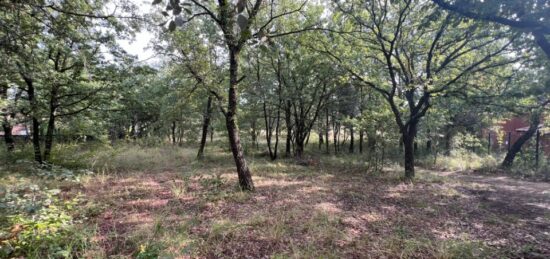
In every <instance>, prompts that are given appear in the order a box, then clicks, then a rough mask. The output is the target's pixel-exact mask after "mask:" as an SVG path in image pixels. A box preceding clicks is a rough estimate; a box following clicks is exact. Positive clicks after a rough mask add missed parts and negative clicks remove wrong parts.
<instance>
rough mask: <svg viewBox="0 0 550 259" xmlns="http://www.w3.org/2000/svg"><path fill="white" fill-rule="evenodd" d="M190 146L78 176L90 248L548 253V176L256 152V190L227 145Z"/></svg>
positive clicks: (281, 253) (299, 253)
mask: <svg viewBox="0 0 550 259" xmlns="http://www.w3.org/2000/svg"><path fill="white" fill-rule="evenodd" d="M188 153H189V154H192V153H191V152H188ZM192 158H193V157H192V156H191V155H188V156H187V157H183V158H182V159H183V161H184V162H182V164H181V165H178V166H174V168H166V167H164V168H163V167H162V166H161V167H158V168H155V169H153V171H132V172H125V173H117V174H112V175H99V176H95V177H94V178H92V179H90V180H89V181H87V182H86V183H85V184H84V185H82V186H81V187H80V190H79V191H81V192H83V193H85V195H86V196H87V197H89V199H90V200H92V202H91V203H90V205H89V206H90V207H89V208H88V209H89V210H93V211H97V213H96V214H95V215H94V216H93V217H92V219H91V221H92V222H93V223H95V224H96V225H97V231H96V237H95V238H94V240H95V241H97V243H98V247H99V248H101V249H99V250H97V251H94V250H92V251H88V252H87V253H88V255H89V256H113V255H119V256H121V255H122V256H131V255H135V254H136V252H135V251H140V253H142V254H147V253H148V254H154V255H159V256H169V257H208V258H212V257H240V258H265V257H288V256H290V257H299V258H305V257H323V258H327V257H331V258H338V257H347V258H365V257H373V258H375V257H383V256H386V257H415V258H419V257H424V258H425V257H430V258H432V257H438V258H453V257H454V258H468V257H470V258H474V257H475V258H477V257H493V258H494V257H499V255H500V256H504V257H528V258H548V256H550V184H548V183H534V182H527V181H521V180H516V179H510V178H507V177H503V176H483V175H477V174H473V173H465V172H435V171H428V170H420V172H419V173H418V179H417V180H416V181H415V182H414V183H404V182H403V181H402V180H400V179H399V176H400V171H399V170H398V169H395V170H397V171H394V169H392V168H388V169H386V170H385V172H383V173H380V174H368V173H365V172H364V170H363V168H362V167H361V165H360V163H359V162H358V161H356V160H354V161H351V162H350V160H349V159H347V160H346V161H340V160H339V158H337V157H331V158H323V159H321V160H319V162H318V163H315V164H314V165H311V166H302V165H297V164H296V163H295V162H294V161H293V160H282V161H277V162H269V161H267V160H265V159H263V158H256V159H254V160H252V161H251V167H252V168H253V172H254V177H255V182H256V188H257V189H256V192H255V193H251V194H250V193H246V192H241V191H239V190H238V188H237V186H236V182H237V179H236V177H235V173H234V168H233V164H232V162H231V159H230V157H229V154H222V153H215V155H211V156H209V158H207V160H206V161H203V162H196V161H193V159H192ZM185 161H188V162H185Z"/></svg>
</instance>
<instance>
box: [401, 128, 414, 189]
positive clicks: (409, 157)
mask: <svg viewBox="0 0 550 259" xmlns="http://www.w3.org/2000/svg"><path fill="white" fill-rule="evenodd" d="M417 124H418V121H411V122H410V123H409V126H408V127H406V128H404V129H402V130H401V132H402V136H403V145H404V148H405V178H407V179H413V178H414V155H415V147H414V146H415V145H414V144H415V143H416V142H415V137H416V127H417Z"/></svg>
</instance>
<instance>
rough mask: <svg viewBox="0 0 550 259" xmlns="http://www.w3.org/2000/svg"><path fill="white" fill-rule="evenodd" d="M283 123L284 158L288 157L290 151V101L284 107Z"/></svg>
mask: <svg viewBox="0 0 550 259" xmlns="http://www.w3.org/2000/svg"><path fill="white" fill-rule="evenodd" d="M285 123H286V147H285V156H286V157H290V156H291V153H292V150H291V144H292V125H291V112H290V101H287V103H286V107H285Z"/></svg>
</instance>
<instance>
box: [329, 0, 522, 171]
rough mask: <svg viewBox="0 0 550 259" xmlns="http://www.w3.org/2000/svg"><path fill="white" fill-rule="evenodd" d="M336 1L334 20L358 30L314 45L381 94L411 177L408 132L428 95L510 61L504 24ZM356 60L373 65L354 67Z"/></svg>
mask: <svg viewBox="0 0 550 259" xmlns="http://www.w3.org/2000/svg"><path fill="white" fill-rule="evenodd" d="M354 3H355V2H354ZM357 6H361V7H364V9H362V8H361V9H358V8H357ZM336 7H337V10H338V11H339V12H340V13H341V16H336V17H337V18H339V19H341V21H339V22H340V23H343V24H344V26H347V27H352V28H356V29H355V30H356V31H360V32H364V33H355V34H354V35H350V36H346V35H342V37H343V38H345V40H346V41H347V42H352V43H354V45H353V46H354V48H353V49H346V50H344V49H339V50H331V49H330V48H329V47H328V46H327V45H325V47H324V48H323V49H321V50H320V51H322V52H323V53H326V54H327V55H329V56H330V57H332V58H333V59H334V60H335V61H337V62H339V63H340V64H342V65H343V66H344V67H345V69H346V70H347V71H348V72H349V73H350V74H351V75H353V76H354V77H355V78H356V79H358V80H360V81H361V82H362V83H363V84H364V85H366V86H368V87H371V88H372V89H374V90H375V91H377V92H378V93H379V94H381V95H382V96H383V97H384V99H385V100H386V102H387V103H388V105H389V107H390V109H391V111H392V113H393V115H394V120H395V122H396V124H397V126H398V128H399V131H400V133H401V137H402V141H403V144H404V149H405V152H404V157H405V159H404V160H405V177H407V178H412V177H414V142H415V137H416V135H417V131H418V125H419V122H420V120H421V118H422V117H424V116H425V115H426V113H427V112H428V110H429V108H430V107H431V106H432V104H431V103H432V102H431V99H433V98H436V97H439V96H443V95H445V93H447V92H449V91H457V90H459V89H461V88H464V87H465V86H467V84H464V82H466V81H467V80H468V79H470V78H473V75H475V74H482V73H485V72H488V71H490V70H493V69H496V68H498V67H501V66H505V65H509V64H511V63H513V62H514V61H515V60H513V59H512V60H510V59H506V58H504V57H503V55H504V54H505V53H509V52H510V51H511V47H512V46H511V45H512V40H510V39H509V38H508V35H509V34H508V33H507V32H506V31H502V30H498V29H496V28H495V29H493V30H487V28H482V27H480V26H479V24H477V23H474V22H468V21H465V20H463V19H457V18H456V17H453V16H452V15H451V14H445V13H442V12H441V11H439V10H438V9H437V8H435V6H434V5H433V4H431V3H430V2H427V1H421V0H402V1H395V2H390V3H386V4H381V3H379V2H364V1H359V2H358V4H357V5H354V4H352V3H347V2H346V3H342V2H340V1H336ZM426 13H428V14H429V15H428V16H426V15H425V14H426ZM356 50H359V51H360V52H359V53H358V52H357V51H356ZM358 63H362V64H372V65H373V66H374V67H369V68H366V69H360V68H359V67H357V66H354V65H355V64H358ZM363 67H364V66H363Z"/></svg>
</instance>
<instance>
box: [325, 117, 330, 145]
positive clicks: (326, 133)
mask: <svg viewBox="0 0 550 259" xmlns="http://www.w3.org/2000/svg"><path fill="white" fill-rule="evenodd" d="M326 116H327V118H326V119H327V121H326V123H327V124H326V127H325V141H326V142H325V147H326V149H327V154H330V141H329V138H328V133H329V125H330V124H329V120H328V108H327V109H326Z"/></svg>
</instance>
